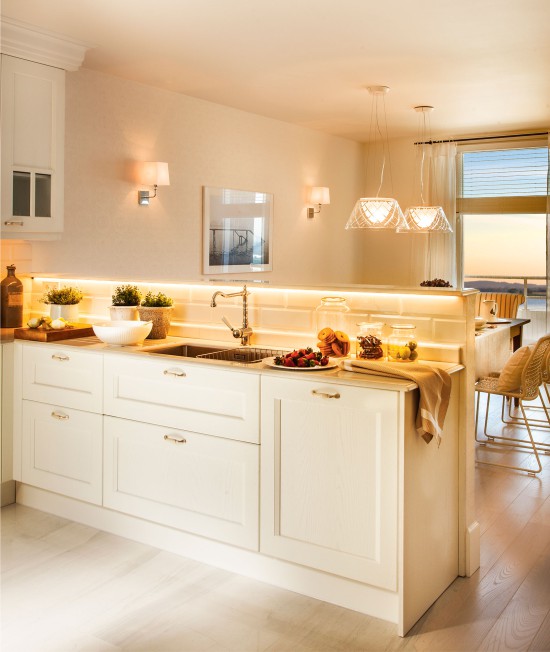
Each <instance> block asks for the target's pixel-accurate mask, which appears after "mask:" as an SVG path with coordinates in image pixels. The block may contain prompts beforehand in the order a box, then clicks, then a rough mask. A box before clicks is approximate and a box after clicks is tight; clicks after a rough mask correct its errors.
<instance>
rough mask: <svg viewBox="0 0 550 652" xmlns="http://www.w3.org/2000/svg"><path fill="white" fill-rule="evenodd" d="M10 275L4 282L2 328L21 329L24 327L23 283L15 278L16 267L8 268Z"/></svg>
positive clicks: (9, 266)
mask: <svg viewBox="0 0 550 652" xmlns="http://www.w3.org/2000/svg"><path fill="white" fill-rule="evenodd" d="M6 269H7V270H8V275H7V276H6V278H5V279H3V280H2V283H1V286H2V305H1V308H0V311H1V319H0V322H1V326H2V328H19V327H21V326H22V325H23V283H21V281H20V280H19V279H18V278H17V276H15V265H8V266H7V267H6Z"/></svg>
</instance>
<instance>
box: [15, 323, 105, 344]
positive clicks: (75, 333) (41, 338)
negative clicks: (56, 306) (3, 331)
mask: <svg viewBox="0 0 550 652" xmlns="http://www.w3.org/2000/svg"><path fill="white" fill-rule="evenodd" d="M90 335H95V333H94V329H93V328H92V326H91V324H76V325H75V326H74V327H73V328H64V329H63V330H62V331H56V330H53V329H51V330H45V329H43V328H16V329H15V330H14V331H13V337H14V339H16V340H33V341H34V342H58V341H59V340H69V339H72V338H73V337H89V336H90Z"/></svg>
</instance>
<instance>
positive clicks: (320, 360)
mask: <svg viewBox="0 0 550 652" xmlns="http://www.w3.org/2000/svg"><path fill="white" fill-rule="evenodd" d="M264 362H265V363H266V364H267V365H268V366H271V367H274V368H278V369H292V370H293V371H322V370H324V369H332V368H334V367H336V366H337V365H336V363H335V362H333V361H331V360H330V358H329V357H328V356H326V355H324V354H323V353H321V351H314V350H313V349H312V348H311V347H307V348H304V349H295V350H294V351H291V352H290V353H286V354H285V355H278V356H276V357H274V358H268V359H267V360H264Z"/></svg>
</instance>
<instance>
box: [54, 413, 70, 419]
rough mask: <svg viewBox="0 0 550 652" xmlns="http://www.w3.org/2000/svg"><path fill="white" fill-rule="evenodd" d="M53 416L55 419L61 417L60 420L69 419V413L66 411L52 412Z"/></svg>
mask: <svg viewBox="0 0 550 652" xmlns="http://www.w3.org/2000/svg"><path fill="white" fill-rule="evenodd" d="M52 417H53V418H54V419H59V420H60V421H67V419H68V418H69V415H68V414H65V413H64V412H52Z"/></svg>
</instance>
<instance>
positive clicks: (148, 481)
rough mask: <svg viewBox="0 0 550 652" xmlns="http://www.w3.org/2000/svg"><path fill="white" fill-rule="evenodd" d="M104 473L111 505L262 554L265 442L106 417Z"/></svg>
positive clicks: (107, 499) (128, 512)
mask: <svg viewBox="0 0 550 652" xmlns="http://www.w3.org/2000/svg"><path fill="white" fill-rule="evenodd" d="M104 470H105V476H104V493H103V495H104V501H103V504H104V505H105V507H110V508H111V509H115V510H118V511H121V512H125V513H127V514H132V515H134V516H138V517H141V518H144V519H147V520H150V521H154V522H156V523H162V524H164V525H168V526H171V527H174V528H178V529H180V530H185V531H187V532H191V533H193V534H198V535H201V536H205V537H209V538H212V539H216V540H218V541H224V542H226V543H231V544H234V545H238V546H241V547H244V548H248V549H251V550H258V527H259V526H258V501H259V446H258V445H256V444H249V443H244V442H238V441H232V440H230V439H223V438H220V437H211V436H208V435H200V434H197V433H192V432H187V431H181V430H174V429H171V428H166V427H164V426H155V425H150V424H144V423H138V422H135V421H129V420H127V419H117V418H113V417H105V418H104Z"/></svg>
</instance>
